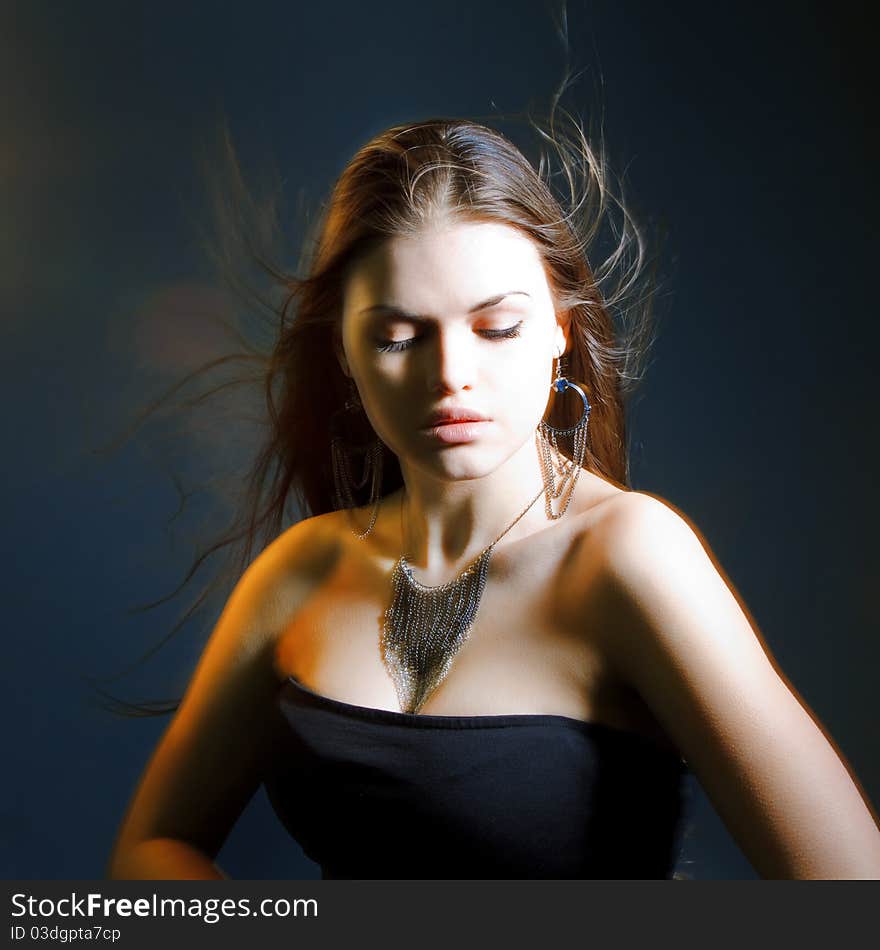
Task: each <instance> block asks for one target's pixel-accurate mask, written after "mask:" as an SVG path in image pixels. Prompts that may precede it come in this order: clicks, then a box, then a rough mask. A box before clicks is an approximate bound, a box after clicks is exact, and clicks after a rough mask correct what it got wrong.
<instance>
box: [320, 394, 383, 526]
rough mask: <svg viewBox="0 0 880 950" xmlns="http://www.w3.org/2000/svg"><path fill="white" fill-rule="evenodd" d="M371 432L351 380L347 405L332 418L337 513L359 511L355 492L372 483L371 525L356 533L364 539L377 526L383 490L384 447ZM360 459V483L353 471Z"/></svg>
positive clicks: (331, 457)
mask: <svg viewBox="0 0 880 950" xmlns="http://www.w3.org/2000/svg"><path fill="white" fill-rule="evenodd" d="M368 431H369V432H372V429H371V428H370V424H369V421H368V420H367V417H366V413H365V412H364V407H363V405H362V404H361V400H360V397H359V396H358V391H357V387H356V386H355V384H354V380H353V379H352V378H351V377H349V378H348V393H347V395H346V399H345V405H344V406H343V408H342V409H337V411H336V412H334V413H333V415H332V416H331V417H330V459H331V462H332V466H333V486H334V506H335V507H336V509H337V510H338V509H343V508H344V509H352V508H357V506H358V505H357V499H356V498H355V492H356V491H360V490H361V489H363V488H364V486H365V485H366V484H367V482H368V481H369V482H370V499H369V502H368V504H370V505H371V506H372V512H371V515H370V524H369V527H368V528H367V530H366V531H363V532H357V531H355V534H357V537H358V538H361V539H362V538H365V537H366V536H367V535H368V534H369V533H370V532H371V531H372V530H373V526H374V525H375V524H376V518H377V516H378V514H379V503H380V500H381V499H380V498H379V492H380V491H381V488H382V443H381V442H380V441H379V439H377V438H376V437H375V435H366V433H367V432H368ZM358 456H361V457H362V459H363V462H362V465H363V470H362V472H361V477H360V479H358V480H357V481H355V479H354V476H353V474H352V469H353V468H354V466H355V464H356V459H357V457H358Z"/></svg>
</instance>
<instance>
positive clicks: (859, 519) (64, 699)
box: [0, 0, 880, 879]
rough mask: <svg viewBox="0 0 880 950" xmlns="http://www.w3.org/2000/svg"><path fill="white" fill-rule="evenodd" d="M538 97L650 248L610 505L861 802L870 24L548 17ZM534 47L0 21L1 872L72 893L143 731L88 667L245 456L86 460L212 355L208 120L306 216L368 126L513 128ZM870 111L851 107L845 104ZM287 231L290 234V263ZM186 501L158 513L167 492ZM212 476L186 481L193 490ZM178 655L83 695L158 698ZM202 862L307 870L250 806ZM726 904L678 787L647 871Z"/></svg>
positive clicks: (671, 14)
mask: <svg viewBox="0 0 880 950" xmlns="http://www.w3.org/2000/svg"><path fill="white" fill-rule="evenodd" d="M569 25H570V37H571V43H572V61H573V65H574V66H575V68H579V67H586V68H587V72H586V74H585V78H584V79H583V80H582V81H581V83H579V84H578V86H577V87H576V89H575V91H574V93H573V94H569V98H568V99H567V100H566V103H567V104H568V105H569V107H572V108H575V109H578V110H580V111H581V113H582V114H584V116H585V117H586V118H587V119H589V115H590V110H591V108H592V106H593V105H594V104H595V101H596V99H595V96H594V94H593V90H594V88H595V87H596V86H597V85H598V84H599V76H600V75H601V76H602V77H604V94H603V98H604V102H605V113H606V116H605V125H606V131H607V137H608V142H609V146H610V153H611V158H612V161H613V164H614V168H615V169H616V171H618V172H622V171H623V170H624V169H626V182H627V185H628V193H629V194H630V195H631V196H632V197H633V199H634V202H635V206H636V210H637V211H638V212H639V214H640V219H642V220H645V219H646V218H650V219H654V220H657V221H662V222H663V223H664V224H665V226H666V227H667V229H668V231H669V239H668V243H667V251H666V258H665V260H666V271H665V275H666V283H665V285H664V288H663V291H662V310H663V312H664V315H663V321H662V325H661V332H660V339H659V342H658V343H657V345H656V348H655V350H654V355H653V363H652V365H651V367H650V370H649V373H648V378H647V380H646V383H645V385H644V386H643V387H642V389H641V391H640V396H639V398H638V401H637V402H636V403H635V404H634V406H633V409H632V415H631V425H632V430H631V439H632V445H633V461H632V464H633V473H634V478H633V484H634V487H636V488H639V489H643V490H646V491H650V492H652V493H654V494H658V495H661V496H662V497H664V498H666V499H668V500H669V501H670V502H672V503H673V504H674V505H675V506H677V507H678V508H679V509H680V510H682V511H683V512H684V513H685V514H687V516H688V517H689V518H690V519H691V520H692V521H693V522H694V523H695V524H696V525H697V527H698V528H699V529H700V531H701V532H702V533H703V535H704V536H705V538H706V540H707V541H708V542H709V544H710V545H711V547H712V549H713V550H714V552H715V554H716V556H717V558H718V559H719V561H720V563H721V565H722V566H723V567H724V569H725V571H726V572H727V573H728V575H729V577H730V579H731V580H732V581H733V583H734V584H735V585H736V587H737V589H738V591H739V592H740V594H741V595H742V596H743V598H744V600H745V602H746V604H747V605H748V607H749V609H750V611H751V612H752V615H753V616H754V618H755V620H756V621H757V623H758V625H759V626H760V628H761V631H762V633H763V636H764V637H765V639H766V641H767V643H768V645H769V646H770V648H771V650H772V651H773V653H774V655H775V657H776V659H777V660H778V662H779V664H780V665H781V667H782V669H783V670H784V671H785V672H786V674H787V675H788V676H789V678H790V679H791V681H792V682H793V683H794V685H795V686H796V687H797V689H798V690H799V691H800V693H801V695H802V696H803V697H804V699H805V700H806V701H807V702H808V703H809V704H810V706H811V707H812V709H813V710H814V711H815V713H816V714H817V715H818V716H819V717H820V719H821V720H822V721H823V722H824V723H825V725H826V727H827V729H828V730H829V732H830V734H831V735H832V736H833V737H834V739H835V741H836V742H837V744H838V746H839V748H840V749H841V751H842V752H843V753H844V755H845V756H846V757H847V758H848V760H849V761H850V763H851V764H852V766H853V768H854V769H855V771H856V773H857V774H858V775H859V777H860V779H861V781H862V783H863V786H864V788H865V789H866V791H867V792H868V794H869V796H870V797H871V798H872V800H873V801H874V802H878V801H880V760H878V756H877V750H878V748H880V742H878V739H880V715H878V700H877V696H876V692H875V689H874V688H875V687H876V682H877V670H878V668H880V662H878V660H880V648H878V638H877V632H878V624H877V606H876V604H877V599H876V588H877V579H878V576H880V574H878V568H880V559H878V553H877V552H878V548H877V544H876V537H877V528H878V519H877V500H876V498H877V496H876V491H875V490H874V489H875V483H876V472H877V446H876V435H877V425H876V418H877V409H878V400H877V396H876V389H875V383H876V374H875V373H874V372H873V370H872V368H873V367H874V365H875V356H876V353H877V352H878V343H880V334H878V327H877V310H876V306H875V287H876V273H877V263H876V257H877V250H878V247H877V237H876V226H875V222H876V220H877V212H878V189H877V185H876V178H875V170H876V167H877V166H878V149H877V144H878V142H877V131H876V130H877V127H878V126H877V121H876V116H873V117H872V116H869V113H868V110H869V103H873V102H874V101H875V100H876V92H877V90H876V80H875V79H874V75H875V71H874V70H873V68H872V69H871V70H870V76H869V66H868V60H869V57H872V58H873V56H874V50H873V49H870V50H869V46H868V36H869V31H868V30H867V27H866V25H865V24H864V23H862V22H860V20H859V19H858V18H857V17H856V16H855V15H853V14H851V13H847V10H846V5H841V4H834V5H833V6H829V5H827V4H825V5H822V8H821V9H820V5H818V4H816V5H812V4H809V3H803V2H801V3H796V4H795V3H791V4H789V3H773V4H737V5H730V6H727V7H725V8H723V9H719V8H718V6H717V5H708V4H706V5H704V4H689V3H669V4H662V5H661V4H654V3H633V2H613V3H612V2H592V0H572V2H571V3H570V4H569ZM563 66H564V52H563V48H562V45H561V43H560V41H559V39H558V37H557V35H556V33H555V29H554V25H553V20H552V15H551V7H550V6H548V5H546V4H544V3H542V2H534V0H533V2H525V0H518V2H511V0H505V2H503V3H502V2H501V0H491V2H482V3H476V4H473V3H467V2H462V0H446V2H444V3H442V4H437V5H434V6H427V7H417V6H415V5H413V4H412V3H411V2H407V3H402V2H384V3H379V4H360V3H357V4H356V3H334V4H316V5H297V4H292V3H289V2H287V3H267V2H259V0H256V2H251V3H248V4H235V5H223V4H208V3H179V2H178V3H174V4H170V3H162V2H158V3H149V4H142V3H126V4H118V3H112V4H111V3H96V2H78V3H54V4H52V3H47V2H31V3H5V4H3V7H2V13H0V78H2V86H3V89H4V95H3V97H2V102H0V110H2V112H0V121H2V133H3V134H2V145H0V208H2V229H0V241H2V244H0V287H2V321H3V323H2V325H3V331H4V346H3V350H2V351H3V372H2V377H0V378H2V383H3V386H4V395H3V399H2V402H0V406H2V424H3V441H2V444H3V445H4V446H5V448H6V462H5V464H4V479H5V484H6V488H5V490H4V492H3V497H4V499H5V502H6V504H5V506H4V507H5V512H4V517H3V522H4V526H5V531H4V533H5V546H4V556H3V557H4V570H3V575H2V577H3V620H4V623H3V634H4V643H5V650H4V660H5V662H4V663H3V664H2V671H0V676H2V682H0V686H2V688H0V698H2V722H3V723H4V729H5V732H6V739H5V742H4V764H5V766H6V768H5V769H4V778H3V780H2V784H0V796H2V797H0V849H2V854H0V872H2V874H3V876H4V877H6V878H14V877H17V878H43V879H45V878H97V877H100V876H101V875H102V874H103V873H104V868H105V865H106V860H107V857H108V854H109V850H110V847H111V844H112V841H113V837H114V835H115V832H116V829H117V826H118V823H119V821H120V819H121V817H122V814H123V812H124V809H125V807H126V804H127V802H128V799H129V796H130V795H131V793H132V791H133V788H134V786H135V783H136V781H137V779H138V776H139V775H140V772H141V770H142V768H143V766H144V764H145V763H146V760H147V757H148V756H149V753H150V751H151V749H152V748H153V746H154V745H155V743H156V741H157V740H158V738H159V736H160V734H161V732H162V731H163V730H164V728H165V727H166V725H167V720H166V719H150V720H138V721H131V720H123V719H115V718H113V717H111V716H109V715H108V714H107V713H105V712H102V711H101V710H100V709H98V708H96V707H95V705H94V703H93V701H92V699H91V697H90V693H89V690H88V687H87V685H86V684H85V682H84V680H83V679H82V677H83V675H109V674H111V673H114V672H116V671H117V670H119V669H120V668H122V667H124V666H126V665H127V664H130V663H131V662H133V661H134V660H135V659H136V658H137V657H138V656H140V655H141V653H142V652H143V651H145V650H147V649H148V648H149V647H150V646H151V645H152V644H154V643H156V642H157V641H159V640H160V639H161V637H162V636H163V635H164V634H165V633H166V632H167V631H168V629H169V627H170V626H171V623H172V622H173V620H174V619H175V618H176V617H177V615H178V612H179V610H180V608H181V604H180V602H179V601H177V602H175V603H174V604H171V605H166V606H164V607H162V608H161V609H158V610H155V611H152V612H150V613H148V614H146V615H144V614H141V615H136V616H131V615H129V614H128V613H127V611H128V608H130V607H131V606H132V605H134V604H138V603H143V602H146V601H149V600H152V599H155V598H158V597H161V596H162V595H164V594H166V593H168V592H170V591H171V590H172V589H173V588H174V587H175V586H176V584H177V583H178V582H179V581H180V580H181V579H182V577H183V572H184V571H185V569H186V568H187V567H188V566H189V564H190V561H191V559H192V556H193V554H194V551H195V548H194V546H193V539H194V537H195V536H196V535H199V536H201V535H200V532H202V533H204V532H210V530H211V529H212V528H214V529H216V528H217V527H218V522H217V515H218V512H220V511H222V510H223V509H222V490H221V484H220V480H218V481H217V482H216V491H212V490H211V489H210V488H208V489H206V490H200V491H196V490H195V489H196V487H197V486H203V485H205V483H206V482H208V483H209V484H210V483H211V482H210V480H212V479H214V478H215V475H216V473H219V472H223V471H225V470H234V463H235V461H236V459H238V458H239V455H238V454H237V453H238V452H239V451H240V448H241V447H240V446H239V445H238V443H237V442H236V441H235V439H234V438H233V437H234V436H235V435H239V436H240V437H241V439H242V441H243V442H244V443H245V444H246V443H247V434H246V433H245V434H243V435H242V434H241V432H240V430H236V431H235V432H233V431H231V427H230V426H226V427H225V428H224V427H223V426H218V425H217V424H216V421H215V422H214V424H207V423H204V422H199V421H190V422H187V423H185V424H181V423H179V422H178V423H176V424H172V423H171V422H168V423H167V424H165V425H164V426H163V425H160V424H157V425H154V426H152V427H148V428H147V429H145V430H143V431H142V432H141V433H139V435H138V437H137V438H136V439H135V440H134V442H130V443H127V444H126V445H125V446H124V447H123V448H122V449H120V450H119V451H118V452H115V453H113V454H112V455H110V456H108V455H107V454H105V453H96V452H95V451H94V450H95V448H96V447H97V446H99V445H100V443H101V442H102V440H104V439H106V438H108V437H109V436H111V435H112V434H113V432H114V431H115V430H116V429H117V428H118V427H119V426H120V425H122V424H124V422H125V421H126V419H128V418H130V415H131V413H132V412H133V411H134V408H135V407H136V406H137V405H138V404H140V403H142V402H143V401H144V400H145V399H148V398H151V397H153V396H156V395H158V394H159V393H160V392H161V391H162V390H163V389H164V388H165V387H166V386H168V385H170V384H171V383H173V382H175V381H176V380H178V379H179V378H180V377H181V376H182V374H183V372H185V371H186V370H187V369H191V368H192V367H193V366H194V365H196V364H197V363H198V362H199V361H200V360H201V359H204V358H207V357H209V356H210V355H212V353H214V352H215V346H216V344H217V340H216V338H215V336H213V335H212V334H213V333H214V331H212V330H211V328H210V326H209V322H208V321H206V320H205V319H204V318H205V315H206V314H209V313H210V312H212V311H220V310H223V309H224V308H227V309H228V308H230V306H231V304H230V302H229V298H228V296H227V295H226V294H225V293H224V292H223V291H221V290H220V289H219V287H218V284H217V282H216V280H215V278H214V276H213V274H212V272H211V271H210V268H209V267H208V266H207V265H206V261H205V258H204V255H203V254H202V252H201V251H200V249H199V241H198V236H197V228H198V225H199V224H200V223H202V222H203V220H204V218H205V214H206V207H207V206H206V202H205V198H204V194H205V184H204V177H203V175H202V174H201V172H200V171H199V168H198V166H197V162H196V159H195V156H196V152H197V149H198V146H199V142H201V141H202V140H203V139H204V137H205V136H206V135H209V134H210V132H211V129H212V124H213V123H214V122H215V119H216V117H217V115H218V114H219V113H220V112H223V113H225V114H226V115H227V116H228V118H229V121H230V125H231V128H232V132H233V136H234V138H235V141H236V144H237V145H238V146H239V148H240V149H241V153H242V158H243V161H244V163H245V166H246V171H248V170H253V172H254V174H255V175H257V176H258V179H257V180H258V182H259V174H260V168H262V167H263V164H264V159H265V158H266V156H267V155H271V157H272V158H274V161H275V163H276V165H277V166H278V168H279V169H280V171H281V175H282V177H283V179H284V180H285V188H286V194H287V195H288V197H289V198H290V199H291V206H292V207H293V206H294V205H295V203H296V196H297V195H298V194H303V195H305V196H306V201H307V202H308V203H311V205H312V206H313V207H314V206H315V205H316V204H317V202H318V201H320V200H321V199H322V198H323V197H324V195H325V194H326V192H327V190H328V188H329V187H330V185H331V183H332V181H333V180H334V178H335V176H336V175H337V174H338V173H339V171H340V170H341V168H342V167H343V165H344V164H345V162H346V161H347V160H348V158H349V157H350V156H351V154H352V153H353V152H354V150H355V149H356V148H357V147H358V146H360V145H361V144H362V143H363V142H364V141H365V140H366V139H367V138H369V137H370V136H372V135H373V134H375V133H376V132H378V131H380V130H381V129H383V128H385V127H386V126H388V125H390V124H392V123H396V122H402V121H406V120H410V119H417V118H424V117H427V116H433V115H441V114H446V115H453V116H469V115H480V116H484V115H486V114H488V113H490V112H491V111H493V109H495V108H497V109H499V110H502V111H517V110H521V109H523V108H525V107H526V106H527V104H528V103H529V102H530V101H533V102H535V103H537V104H538V105H542V104H545V103H546V102H547V97H548V96H549V94H550V92H551V90H552V89H553V87H554V86H555V85H556V83H557V82H558V80H559V78H560V77H561V75H562V72H563ZM870 84H873V86H872V85H870ZM296 238H297V234H296V233H293V234H291V235H290V239H291V245H290V256H291V261H292V262H293V261H295V256H296ZM172 472H173V473H175V474H176V476H177V477H178V478H180V479H181V484H182V485H183V486H184V488H183V490H185V491H193V494H192V495H191V497H190V504H189V506H188V508H187V511H186V514H185V515H181V516H178V517H176V518H175V517H174V516H175V512H176V510H177V506H178V498H177V492H176V488H175V485H174V483H173V481H172V477H171V474H170V473H172ZM218 478H219V476H218ZM207 632H208V631H207V630H205V629H204V627H202V628H198V627H194V628H192V629H191V630H190V631H189V632H182V633H181V634H180V635H179V636H178V637H177V638H175V641H173V642H172V643H171V644H170V645H168V646H167V647H166V648H164V649H163V650H161V651H160V652H159V653H158V654H157V655H156V656H155V657H154V658H153V659H151V660H150V661H149V662H147V663H146V664H144V665H143V667H142V668H140V669H139V671H138V672H137V674H135V675H133V676H130V677H127V678H125V679H123V680H120V681H118V682H117V683H116V684H115V685H116V686H117V688H118V689H119V691H120V692H122V693H123V694H125V695H126V696H128V697H129V698H143V697H146V696H152V697H156V696H157V695H159V696H166V697H167V696H173V695H176V694H178V693H179V691H180V690H182V689H183V687H184V685H185V683H186V681H187V680H188V678H189V675H190V673H191V672H192V668H193V665H194V663H195V661H196V659H197V657H198V655H199V653H200V650H201V646H202V645H203V643H204V639H205V637H206V635H207ZM218 863H219V864H220V866H221V867H223V868H224V870H225V871H226V872H227V873H228V874H230V875H231V876H232V877H235V878H286V877H315V876H317V874H318V872H317V868H316V867H315V866H314V865H312V864H311V862H309V861H308V860H307V859H305V858H304V857H303V855H302V854H301V851H300V849H299V848H298V846H297V845H296V843H295V842H293V841H292V840H290V839H289V837H288V836H287V835H286V833H285V832H283V830H282V828H281V826H280V824H279V823H278V822H277V820H276V819H275V817H274V815H273V814H272V812H271V810H270V808H269V806H268V803H267V800H266V798H265V794H264V793H263V791H262V790H261V791H260V792H259V794H258V795H257V796H256V797H255V799H254V800H253V802H252V803H251V805H250V807H249V808H248V809H247V811H246V812H245V814H244V815H243V816H242V818H241V820H240V822H239V823H238V825H237V826H236V828H235V829H234V831H233V833H232V835H231V837H230V838H229V840H228V842H227V844H226V846H225V847H224V849H223V851H222V852H221V854H220V856H219V858H218ZM679 869H680V871H681V872H682V873H684V874H687V875H690V876H693V877H695V878H742V877H753V876H754V872H753V871H752V869H751V868H750V867H749V864H748V862H747V861H746V860H745V859H744V857H743V856H742V855H741V853H740V852H739V850H738V848H737V847H736V845H735V843H734V842H733V841H732V840H731V839H730V837H729V836H728V835H727V833H726V831H725V829H724V827H723V825H722V824H721V822H720V821H719V819H718V818H717V816H716V815H715V813H714V812H713V810H712V808H711V805H710V804H709V803H708V802H707V800H706V799H705V797H704V796H703V795H702V792H701V791H700V790H699V788H696V789H695V811H694V823H693V828H692V831H691V833H690V834H689V836H688V837H687V840H686V842H685V852H684V856H683V858H682V861H681V863H680V865H679Z"/></svg>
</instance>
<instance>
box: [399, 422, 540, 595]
mask: <svg viewBox="0 0 880 950" xmlns="http://www.w3.org/2000/svg"><path fill="white" fill-rule="evenodd" d="M402 472H403V478H404V484H405V488H404V489H402V490H401V493H400V499H399V506H400V508H399V512H400V520H401V539H400V551H401V553H402V554H405V555H406V557H407V560H408V561H409V563H410V565H411V566H412V567H414V568H416V569H417V570H418V571H419V579H420V580H421V581H422V583H425V584H431V585H433V584H441V583H445V581H447V580H448V579H449V578H450V577H452V576H454V575H455V574H456V573H457V572H458V571H459V570H461V569H463V568H464V566H465V565H466V564H467V563H469V562H470V561H471V560H472V559H473V558H475V557H476V556H477V555H478V554H479V553H480V552H481V551H482V550H483V549H484V548H486V547H488V545H490V544H492V543H493V542H494V541H495V540H496V539H497V538H498V536H499V535H500V534H501V533H502V532H503V531H505V529H506V528H508V527H509V526H510V525H511V522H513V521H514V520H515V519H516V518H518V517H519V516H520V514H521V513H522V511H523V509H524V508H525V507H526V506H527V505H528V504H529V503H530V502H532V501H533V500H534V498H535V495H536V494H537V493H538V490H539V489H540V488H541V486H542V479H541V467H540V462H539V460H538V455H537V452H536V449H535V443H534V439H530V440H528V441H527V442H526V443H525V444H524V445H523V446H522V447H521V448H520V449H519V450H518V451H517V452H516V453H514V455H512V456H511V457H510V458H509V459H508V460H507V461H506V462H505V463H504V464H503V465H501V466H499V468H497V469H496V470H495V471H494V472H491V473H489V474H488V475H483V476H481V477H478V478H460V479H456V480H452V479H449V478H446V479H438V478H435V477H431V476H428V475H426V474H425V473H424V471H422V470H419V469H414V468H413V467H411V466H406V465H402ZM545 523H546V515H545V513H544V505H543V502H542V500H541V499H540V498H539V499H538V501H536V502H535V503H534V504H533V505H532V507H531V508H530V509H529V511H527V512H526V514H525V515H523V517H522V518H520V519H519V521H517V523H516V524H514V525H513V527H511V528H510V530H509V531H507V532H506V534H505V535H504V541H510V540H514V539H515V538H517V537H524V536H525V535H527V534H529V533H531V532H532V531H533V530H534V529H535V527H536V526H538V524H541V525H543V524H545Z"/></svg>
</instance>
